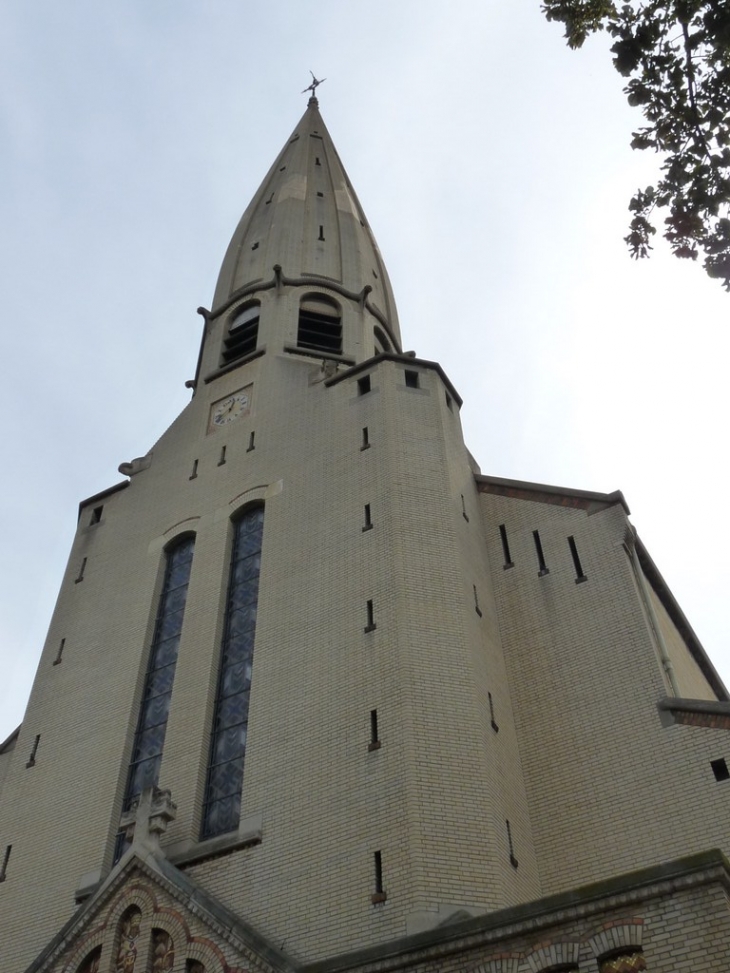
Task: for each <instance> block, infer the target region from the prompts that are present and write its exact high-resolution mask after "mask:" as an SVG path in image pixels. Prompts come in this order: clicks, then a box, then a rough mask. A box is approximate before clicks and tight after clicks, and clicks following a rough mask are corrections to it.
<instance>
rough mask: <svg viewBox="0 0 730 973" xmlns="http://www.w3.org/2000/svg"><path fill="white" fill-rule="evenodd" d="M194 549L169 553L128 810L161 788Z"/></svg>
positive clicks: (190, 542)
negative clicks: (152, 789)
mask: <svg viewBox="0 0 730 973" xmlns="http://www.w3.org/2000/svg"><path fill="white" fill-rule="evenodd" d="M194 547H195V539H194V538H193V537H185V538H183V539H182V540H181V541H179V542H178V543H177V544H176V545H175V546H174V547H172V548H170V549H169V550H168V552H167V559H166V563H165V578H164V581H163V583H162V593H161V594H160V602H159V605H158V608H157V620H156V623H155V633H154V636H153V639H152V647H151V648H150V657H149V661H148V663H147V675H146V678H145V684H144V692H143V695H142V706H141V708H140V711H139V719H138V722H137V731H136V733H135V736H134V747H133V749H132V760H131V761H130V765H129V772H128V774H127V786H126V789H125V793H124V809H125V810H129V808H130V807H131V805H132V803H133V801H135V800H136V798H138V797H139V795H140V794H141V793H142V791H144V790H145V789H146V788H148V787H156V786H157V784H158V783H159V775H160V765H161V763H162V749H163V746H164V743H165V731H166V730H167V715H168V713H169V711H170V701H171V699H172V684H173V680H174V678H175V666H176V665H177V652H178V647H179V645H180V637H181V635H182V626H183V616H184V614H185V602H186V600H187V595H188V583H189V581H190V568H191V566H192V563H193V549H194Z"/></svg>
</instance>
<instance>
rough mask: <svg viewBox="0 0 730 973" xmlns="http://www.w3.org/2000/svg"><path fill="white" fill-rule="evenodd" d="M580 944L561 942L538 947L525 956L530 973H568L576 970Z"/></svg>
mask: <svg viewBox="0 0 730 973" xmlns="http://www.w3.org/2000/svg"><path fill="white" fill-rule="evenodd" d="M579 959H580V943H578V942H562V943H550V944H549V945H545V946H539V947H537V948H536V949H534V950H533V951H532V952H531V953H530V954H529V955H528V956H527V964H528V966H529V968H530V973H568V971H570V970H577V969H578V963H579Z"/></svg>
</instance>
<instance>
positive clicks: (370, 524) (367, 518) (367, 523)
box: [363, 503, 373, 530]
mask: <svg viewBox="0 0 730 973" xmlns="http://www.w3.org/2000/svg"><path fill="white" fill-rule="evenodd" d="M372 527H373V521H372V518H371V516H370V504H369V503H366V504H365V524H364V526H363V530H372Z"/></svg>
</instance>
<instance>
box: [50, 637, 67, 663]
mask: <svg viewBox="0 0 730 973" xmlns="http://www.w3.org/2000/svg"><path fill="white" fill-rule="evenodd" d="M65 645H66V639H61V642H60V644H59V646H58V653H57V654H56V658H55V659H54V660H53V664H54V666H57V665H58V664H59V662H63V648H64V646H65Z"/></svg>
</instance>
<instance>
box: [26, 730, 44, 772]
mask: <svg viewBox="0 0 730 973" xmlns="http://www.w3.org/2000/svg"><path fill="white" fill-rule="evenodd" d="M40 742H41V735H40V733H39V734H38V735H37V736H36V738H35V740H34V741H33V747H32V749H31V751H30V757H28V763H27V764H26V765H25V769H26V770H29V769H30V768H31V767H35V755H36V754H37V753H38V744H39V743H40Z"/></svg>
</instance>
